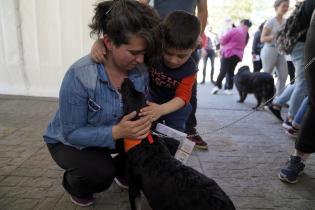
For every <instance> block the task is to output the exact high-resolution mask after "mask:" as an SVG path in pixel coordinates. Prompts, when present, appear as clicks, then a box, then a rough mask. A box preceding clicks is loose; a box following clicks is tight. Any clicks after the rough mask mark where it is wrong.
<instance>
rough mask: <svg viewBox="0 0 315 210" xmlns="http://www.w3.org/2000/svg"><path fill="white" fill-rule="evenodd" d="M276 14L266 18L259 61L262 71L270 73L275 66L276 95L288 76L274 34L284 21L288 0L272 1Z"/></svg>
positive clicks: (284, 60)
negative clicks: (276, 77)
mask: <svg viewBox="0 0 315 210" xmlns="http://www.w3.org/2000/svg"><path fill="white" fill-rule="evenodd" d="M274 9H275V11H276V16H275V17H273V18H271V19H269V20H267V22H266V23H265V25H264V28H263V31H262V33H261V38H260V40H261V42H263V43H264V47H263V48H262V50H261V61H262V65H263V69H264V72H267V73H272V71H273V69H274V68H275V67H276V72H277V76H278V81H277V85H276V95H277V96H279V95H280V94H281V93H282V92H283V91H284V88H285V82H286V80H287V77H288V65H287V62H286V59H285V56H284V55H282V54H280V53H279V52H278V50H277V48H276V45H275V36H276V34H277V33H278V31H279V30H280V29H281V27H282V26H283V24H284V23H285V19H284V15H285V14H286V13H287V11H288V9H289V0H276V1H275V2H274Z"/></svg>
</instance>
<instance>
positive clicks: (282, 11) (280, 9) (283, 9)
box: [276, 1, 289, 16]
mask: <svg viewBox="0 0 315 210" xmlns="http://www.w3.org/2000/svg"><path fill="white" fill-rule="evenodd" d="M288 9H289V2H287V1H284V2H282V3H281V4H280V5H279V6H278V7H277V9H276V12H277V14H279V15H282V16H283V15H285V14H286V13H287V11H288Z"/></svg>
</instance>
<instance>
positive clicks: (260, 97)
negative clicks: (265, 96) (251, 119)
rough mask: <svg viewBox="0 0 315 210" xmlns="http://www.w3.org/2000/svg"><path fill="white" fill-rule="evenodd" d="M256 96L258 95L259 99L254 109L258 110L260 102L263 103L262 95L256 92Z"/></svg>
mask: <svg viewBox="0 0 315 210" xmlns="http://www.w3.org/2000/svg"><path fill="white" fill-rule="evenodd" d="M255 97H256V99H257V105H256V106H255V107H253V109H256V110H257V109H258V108H259V106H260V104H261V101H262V96H261V95H257V94H255Z"/></svg>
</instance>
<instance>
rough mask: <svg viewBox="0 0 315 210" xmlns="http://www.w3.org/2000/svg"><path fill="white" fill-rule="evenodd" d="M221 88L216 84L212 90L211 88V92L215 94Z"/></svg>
mask: <svg viewBox="0 0 315 210" xmlns="http://www.w3.org/2000/svg"><path fill="white" fill-rule="evenodd" d="M219 90H220V88H218V87H217V86H215V87H214V88H213V89H212V90H211V94H212V95H215V94H217V93H218V92H219Z"/></svg>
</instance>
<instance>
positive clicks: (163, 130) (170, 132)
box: [156, 123, 187, 141]
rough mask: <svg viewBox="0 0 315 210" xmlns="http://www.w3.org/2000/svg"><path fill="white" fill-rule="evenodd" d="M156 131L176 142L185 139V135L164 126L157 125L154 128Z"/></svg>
mask: <svg viewBox="0 0 315 210" xmlns="http://www.w3.org/2000/svg"><path fill="white" fill-rule="evenodd" d="M156 131H158V132H160V133H162V134H164V135H166V136H168V137H170V138H174V139H176V140H179V141H182V140H183V139H185V138H186V137H187V134H186V133H183V132H180V131H178V130H175V129H174V128H171V127H168V126H166V125H164V124H161V123H158V124H157V126H156Z"/></svg>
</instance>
